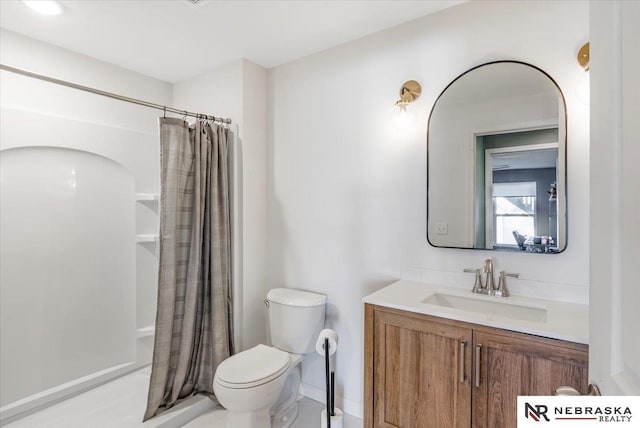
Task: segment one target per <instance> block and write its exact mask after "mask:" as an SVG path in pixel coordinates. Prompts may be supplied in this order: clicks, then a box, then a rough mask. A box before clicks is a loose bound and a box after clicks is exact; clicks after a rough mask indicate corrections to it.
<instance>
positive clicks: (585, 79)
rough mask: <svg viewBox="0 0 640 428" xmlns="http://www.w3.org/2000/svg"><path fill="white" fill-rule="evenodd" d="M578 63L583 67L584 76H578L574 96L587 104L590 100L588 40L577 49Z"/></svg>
mask: <svg viewBox="0 0 640 428" xmlns="http://www.w3.org/2000/svg"><path fill="white" fill-rule="evenodd" d="M578 64H580V67H582V68H584V71H585V73H584V76H582V77H581V78H580V81H579V82H578V87H577V88H576V97H578V101H580V102H581V103H582V104H584V105H586V106H588V105H589V101H590V91H589V42H587V43H585V44H584V45H582V47H581V48H580V50H579V51H578Z"/></svg>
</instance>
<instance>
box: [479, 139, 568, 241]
mask: <svg viewBox="0 0 640 428" xmlns="http://www.w3.org/2000/svg"><path fill="white" fill-rule="evenodd" d="M558 148H559V144H558V143H557V142H555V143H543V144H529V145H526V146H512V147H501V148H496V149H485V151H484V168H485V170H484V189H485V190H484V192H485V196H484V197H485V204H484V206H485V245H486V248H487V249H492V248H493V247H494V244H495V242H494V239H493V237H494V228H493V157H492V155H494V154H497V153H512V152H524V151H531V150H545V149H558ZM558 152H560V150H559V149H558Z"/></svg>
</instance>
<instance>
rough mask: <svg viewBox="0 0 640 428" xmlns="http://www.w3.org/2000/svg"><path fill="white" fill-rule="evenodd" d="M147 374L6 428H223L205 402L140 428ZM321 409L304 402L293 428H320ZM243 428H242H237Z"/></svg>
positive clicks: (351, 420)
mask: <svg viewBox="0 0 640 428" xmlns="http://www.w3.org/2000/svg"><path fill="white" fill-rule="evenodd" d="M150 375H151V368H150V367H145V368H143V369H140V370H138V371H135V372H133V373H130V374H128V375H126V376H123V377H121V378H118V379H116V380H114V381H111V382H109V383H106V384H104V385H102V386H99V387H97V388H94V389H92V390H89V391H87V392H84V393H82V394H79V395H76V396H74V397H71V398H69V399H67V400H65V401H62V402H60V403H58V404H55V405H53V406H51V407H47V408H46V409H43V410H40V411H38V412H36V413H33V414H31V415H29V416H26V417H24V418H22V419H19V420H17V421H15V422H12V423H9V424H2V427H3V428H4V427H6V428H178V427H187V428H225V423H226V410H224V409H222V408H220V407H218V406H216V405H215V404H214V403H213V402H212V401H211V400H209V399H208V398H207V397H204V396H198V397H193V398H192V399H191V400H192V402H190V403H184V405H182V404H181V405H178V406H175V407H174V408H173V409H171V410H170V411H168V412H166V413H164V414H162V415H160V416H158V417H155V418H153V419H151V420H149V421H147V422H145V423H144V424H143V423H142V415H143V413H144V408H145V405H146V402H147V388H148V387H149V377H150ZM322 408H323V406H322V404H320V403H318V402H316V401H313V400H310V399H308V398H303V399H302V400H301V401H300V411H299V414H298V417H297V419H296V421H295V422H294V424H293V427H292V428H315V427H318V428H320V412H321V411H322ZM238 428H241V427H238ZM344 428H362V420H361V419H358V418H355V417H352V416H349V415H347V416H346V417H345V421H344Z"/></svg>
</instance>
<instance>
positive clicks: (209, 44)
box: [0, 0, 462, 82]
mask: <svg viewBox="0 0 640 428" xmlns="http://www.w3.org/2000/svg"><path fill="white" fill-rule="evenodd" d="M60 3H62V5H63V7H64V9H65V12H64V13H63V14H62V15H59V16H43V15H38V14H37V13H35V12H34V11H32V10H30V9H28V8H27V7H26V6H24V5H23V4H22V2H20V1H18V0H2V1H0V26H1V27H3V28H6V29H8V30H11V31H15V32H17V33H21V34H24V35H27V36H29V37H32V38H35V39H39V40H43V41H46V42H48V43H51V44H54V45H57V46H61V47H63V48H66V49H69V50H72V51H75V52H79V53H82V54H85V55H88V56H91V57H94V58H97V59H100V60H102V61H106V62H109V63H112V64H116V65H119V66H122V67H124V68H127V69H130V70H134V71H137V72H139V73H143V74H146V75H148V76H152V77H155V78H158V79H160V80H164V81H167V82H178V81H182V80H185V79H188V78H190V77H193V76H196V75H199V74H203V73H205V72H207V71H209V70H212V69H215V68H216V67H219V66H221V65H224V64H227V63H229V62H232V61H234V60H237V59H239V58H246V59H248V60H250V61H253V62H255V63H257V64H259V65H262V66H263V67H267V68H271V67H274V66H277V65H279V64H283V63H286V62H289V61H292V60H295V59H297V58H300V57H303V56H306V55H309V54H312V53H315V52H319V51H322V50H325V49H328V48H330V47H332V46H336V45H339V44H342V43H345V42H348V41H351V40H354V39H357V38H360V37H363V36H365V35H367V34H371V33H374V32H377V31H380V30H383V29H386V28H390V27H393V26H396V25H398V24H401V23H403V22H407V21H410V20H413V19H416V18H419V17H421V16H424V15H428V14H431V13H434V12H437V11H439V10H442V9H446V8H448V7H451V6H455V5H457V4H459V3H462V1H453V0H445V1H437V0H428V1H427V0H423V1H402V0H395V1H384V0H377V1H372V0H363V1H349V0H342V1H336V0H329V1H319V0H318V1H291V0H289V1H266V0H257V1H221V0H217V1H212V0H200V1H199V2H197V4H195V5H194V4H192V2H191V1H190V0H127V1H125V0H109V1H101V0H92V1H87V0H82V1H71V0H69V1H65V0H62V1H60ZM9 65H10V64H9Z"/></svg>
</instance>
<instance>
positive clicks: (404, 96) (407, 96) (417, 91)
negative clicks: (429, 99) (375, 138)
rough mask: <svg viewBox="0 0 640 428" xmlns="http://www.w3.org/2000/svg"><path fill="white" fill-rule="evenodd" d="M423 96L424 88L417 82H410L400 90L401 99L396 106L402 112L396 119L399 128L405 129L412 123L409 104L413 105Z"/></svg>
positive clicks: (405, 83)
mask: <svg viewBox="0 0 640 428" xmlns="http://www.w3.org/2000/svg"><path fill="white" fill-rule="evenodd" d="M421 94H422V86H420V83H418V82H416V81H415V80H408V81H406V82H404V83H403V84H402V87H401V88H400V99H399V100H398V101H396V105H397V106H398V108H399V109H400V112H399V113H398V115H397V116H396V118H395V123H396V126H397V127H398V128H404V127H406V126H407V125H409V123H411V121H412V118H411V115H410V114H409V113H407V104H411V103H412V102H414V101H416V100H417V99H418V98H420V95H421Z"/></svg>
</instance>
